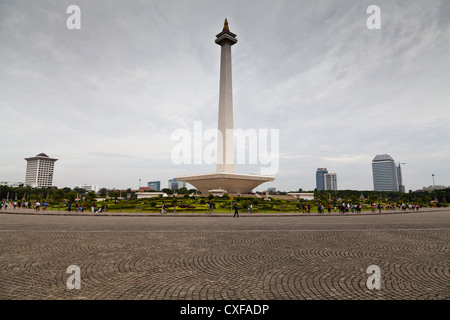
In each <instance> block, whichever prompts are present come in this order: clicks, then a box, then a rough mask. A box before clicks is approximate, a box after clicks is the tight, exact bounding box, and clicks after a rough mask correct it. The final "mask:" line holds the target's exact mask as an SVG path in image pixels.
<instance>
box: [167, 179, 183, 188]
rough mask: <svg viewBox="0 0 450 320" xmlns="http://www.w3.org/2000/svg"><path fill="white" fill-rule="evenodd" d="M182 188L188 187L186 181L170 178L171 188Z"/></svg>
mask: <svg viewBox="0 0 450 320" xmlns="http://www.w3.org/2000/svg"><path fill="white" fill-rule="evenodd" d="M180 188H186V182H183V181H180V180H178V179H177V178H174V179H170V180H169V189H171V190H176V189H180Z"/></svg>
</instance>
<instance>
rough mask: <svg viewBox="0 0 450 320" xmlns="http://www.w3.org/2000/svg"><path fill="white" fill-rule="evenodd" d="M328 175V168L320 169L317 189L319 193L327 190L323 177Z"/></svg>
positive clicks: (318, 170) (317, 173)
mask: <svg viewBox="0 0 450 320" xmlns="http://www.w3.org/2000/svg"><path fill="white" fill-rule="evenodd" d="M326 173H328V170H327V168H318V169H317V171H316V188H317V191H322V190H325V183H324V179H323V175H324V174H326Z"/></svg>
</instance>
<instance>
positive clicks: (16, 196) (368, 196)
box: [0, 186, 450, 203]
mask: <svg viewBox="0 0 450 320" xmlns="http://www.w3.org/2000/svg"><path fill="white" fill-rule="evenodd" d="M162 191H163V192H165V193H167V194H169V195H171V194H173V193H177V194H184V195H185V197H189V195H192V194H193V193H196V191H197V190H196V189H189V190H188V189H187V188H180V189H178V190H171V189H163V190H162ZM298 191H299V192H304V191H303V190H302V189H300V190H298ZM311 192H313V193H314V198H315V200H316V201H320V202H324V203H325V202H339V201H350V202H352V203H364V202H412V203H430V202H437V203H448V202H449V201H450V188H447V189H442V190H434V191H432V192H412V191H411V190H410V191H409V192H408V193H401V192H390V191H358V190H338V191H317V190H314V191H311ZM278 194H286V192H278ZM243 196H244V197H245V195H243ZM98 197H101V198H106V197H109V198H112V199H120V198H124V199H127V200H134V199H136V195H135V190H131V189H127V190H115V189H112V190H111V189H106V188H102V189H100V191H99V192H98V193H95V192H93V191H86V190H85V189H81V188H74V189H71V188H68V187H66V188H61V189H58V188H32V187H30V186H20V187H9V186H0V200H12V201H16V200H24V201H30V200H47V201H54V202H63V201H72V202H73V201H75V200H76V199H82V200H84V201H93V200H94V199H95V198H98ZM211 197H212V196H210V198H211ZM225 197H227V195H225Z"/></svg>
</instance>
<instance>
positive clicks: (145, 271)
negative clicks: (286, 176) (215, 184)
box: [0, 208, 450, 300]
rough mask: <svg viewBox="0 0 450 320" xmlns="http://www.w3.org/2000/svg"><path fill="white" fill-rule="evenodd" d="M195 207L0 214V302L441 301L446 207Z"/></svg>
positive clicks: (449, 290)
mask: <svg viewBox="0 0 450 320" xmlns="http://www.w3.org/2000/svg"><path fill="white" fill-rule="evenodd" d="M113 215H114V216H113ZM191 215H192V214H191ZM194 215H195V216H196V218H193V217H192V216H188V215H187V214H184V215H183V216H180V215H177V214H173V213H168V214H167V215H164V216H161V215H160V214H153V215H152V214H124V213H122V214H120V215H119V214H109V213H106V214H103V215H101V216H99V215H98V214H92V213H70V214H68V213H65V212H57V211H55V212H51V211H47V212H45V213H44V212H42V211H40V212H39V213H35V212H34V211H26V210H18V209H16V210H15V211H14V210H13V209H12V210H10V209H8V212H5V210H3V211H2V212H1V213H0V299H2V300H5V299H117V300H119V299H120V300H122V299H134V300H141V299H156V300H161V299H163V300H191V299H200V300H229V299H232V300H243V299H248V300H270V299H276V300H290V299H293V300H303V299H316V300H318V299H339V300H349V299H370V300H372V299H384V300H385V299H387V300H390V299H406V300H414V299H430V300H448V299H450V270H449V268H450V267H449V266H450V264H449V262H450V261H449V253H450V252H449V251H450V249H449V243H450V242H449V240H450V209H449V208H447V209H427V210H419V211H418V212H417V211H414V212H409V211H406V212H401V214H399V211H397V212H396V213H384V214H378V213H376V214H373V213H368V214H359V215H357V214H345V215H339V214H338V213H333V214H328V213H325V214H299V213H290V214H289V213H284V214H270V215H269V214H258V215H255V214H253V215H251V216H250V214H247V213H244V214H241V218H232V216H233V214H221V215H219V214H217V215H216V214H212V215H206V214H194ZM253 217H254V218H253ZM71 265H76V266H78V267H79V268H80V276H81V282H80V284H81V288H80V289H73V290H69V289H68V287H67V280H68V278H69V277H70V276H71V275H72V274H69V273H67V268H68V267H69V266H71ZM371 265H376V266H378V267H379V268H380V271H381V274H380V285H381V288H380V289H379V290H377V289H372V290H371V289H369V288H368V287H367V279H368V278H369V276H370V275H369V274H367V268H368V267H369V266H371ZM72 283H73V282H72Z"/></svg>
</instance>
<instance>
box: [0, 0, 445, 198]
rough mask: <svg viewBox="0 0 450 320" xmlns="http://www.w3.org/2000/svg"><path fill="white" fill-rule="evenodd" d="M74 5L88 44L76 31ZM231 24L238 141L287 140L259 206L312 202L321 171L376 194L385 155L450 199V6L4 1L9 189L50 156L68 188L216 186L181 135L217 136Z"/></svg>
mask: <svg viewBox="0 0 450 320" xmlns="http://www.w3.org/2000/svg"><path fill="white" fill-rule="evenodd" d="M73 4H75V5H78V6H79V7H80V9H81V29H79V30H69V29H68V28H67V26H66V21H67V19H68V18H69V17H70V16H71V14H68V13H66V10H67V7H68V6H69V5H73ZM369 5H378V6H379V7H380V9H381V29H379V30H376V29H375V30H369V29H368V28H367V25H366V22H367V19H368V18H369V16H370V14H368V13H367V12H366V10H367V7H368V6H369ZM225 18H228V22H229V26H230V30H231V31H232V32H233V33H235V34H237V39H238V43H237V44H236V45H234V46H233V47H232V61H233V93H234V97H233V99H234V100H233V102H234V126H235V128H242V129H244V130H247V129H255V130H261V129H269V130H270V129H277V130H279V135H280V144H279V153H280V155H279V170H278V171H277V173H276V174H275V177H276V179H275V181H273V182H270V183H265V184H263V185H261V186H260V187H259V188H258V190H259V191H262V190H265V189H266V188H267V187H276V188H277V189H278V190H282V191H291V190H298V189H299V188H303V190H313V189H314V188H315V187H316V185H315V184H316V182H315V171H316V169H317V168H319V167H324V168H327V169H328V171H329V172H334V173H336V174H337V183H338V188H339V189H358V190H373V179H372V167H371V161H372V159H373V158H374V157H375V156H376V155H377V154H389V155H390V156H391V157H392V158H394V159H395V161H396V162H402V163H405V164H403V165H402V169H403V181H404V184H405V186H406V190H410V189H412V190H416V189H419V188H422V187H424V186H428V185H431V184H432V182H433V180H432V174H434V175H435V183H436V184H442V185H447V186H448V185H450V1H448V0H441V1H439V0H431V1H423V0H420V1H412V0H407V1H394V0H389V1H381V0H370V1H361V0H348V1H345V0H339V1H323V0H320V1H319V0H304V1H300V0H290V1H288V0H266V1H264V0H238V1H230V0H227V1H224V0H218V1H216V0H186V1H179V0H177V1H175V0H174V1H170V0H164V1H162V0H157V1H156V0H155V1H137V0H130V1H111V0H108V1H106V0H97V1H90V0H89V1H87V0H86V1H77V0H71V1H54V0H51V1H47V0H40V1H24V0H2V1H1V2H0V123H1V124H0V132H1V135H0V180H1V181H8V182H16V181H22V182H23V181H24V180H25V170H26V161H25V160H24V158H25V157H30V156H34V155H37V154H39V153H41V152H43V153H46V154H47V155H48V156H50V157H54V158H57V159H59V160H58V161H57V162H56V164H55V172H54V181H53V182H54V184H55V185H56V186H58V187H66V186H67V187H71V188H73V186H74V185H76V184H85V183H86V184H94V185H99V186H100V187H106V188H114V187H115V188H137V187H138V186H139V179H141V182H140V184H141V186H145V185H146V183H147V181H151V180H161V185H162V187H163V188H164V187H167V180H168V179H170V178H173V177H176V176H182V175H189V174H199V173H209V172H213V171H215V165H199V164H196V165H177V164H175V163H174V162H173V161H172V158H171V151H172V149H173V148H174V146H175V145H176V142H174V141H172V140H171V135H172V133H173V132H174V131H175V130H177V129H180V128H183V129H187V130H189V131H192V132H193V129H194V122H195V121H201V122H202V124H203V129H209V128H216V127H217V115H218V96H219V72H220V47H219V46H218V45H216V44H215V43H214V40H215V35H216V34H218V33H219V32H221V31H222V27H223V22H224V19H225ZM259 167H260V166H259V165H256V166H255V165H240V166H237V167H236V171H238V172H244V173H259V172H258V170H259V169H258V168H259Z"/></svg>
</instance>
